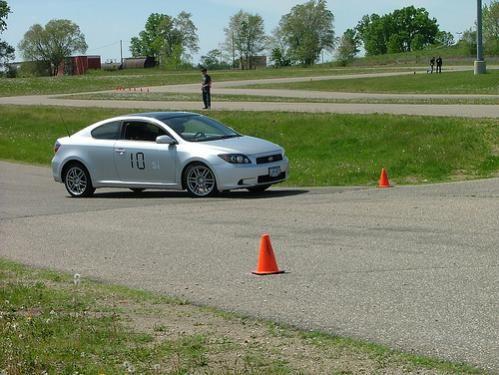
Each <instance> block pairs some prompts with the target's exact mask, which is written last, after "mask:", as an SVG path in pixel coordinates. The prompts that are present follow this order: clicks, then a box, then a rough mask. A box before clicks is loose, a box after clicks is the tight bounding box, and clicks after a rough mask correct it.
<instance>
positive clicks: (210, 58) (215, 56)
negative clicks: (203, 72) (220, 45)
mask: <svg viewBox="0 0 499 375" xmlns="http://www.w3.org/2000/svg"><path fill="white" fill-rule="evenodd" d="M201 67H203V68H207V69H228V68H230V64H229V63H227V62H226V59H225V56H224V54H223V52H222V51H220V50H219V49H212V50H210V51H208V53H207V54H206V55H204V56H201Z"/></svg>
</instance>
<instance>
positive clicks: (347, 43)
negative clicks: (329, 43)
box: [336, 29, 360, 66]
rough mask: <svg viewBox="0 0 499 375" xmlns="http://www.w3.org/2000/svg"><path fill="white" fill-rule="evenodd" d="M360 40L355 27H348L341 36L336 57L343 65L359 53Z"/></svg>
mask: <svg viewBox="0 0 499 375" xmlns="http://www.w3.org/2000/svg"><path fill="white" fill-rule="evenodd" d="M359 43H360V42H359V40H358V38H357V35H356V33H355V30H353V29H347V30H346V31H345V32H344V33H343V36H342V37H341V38H340V43H339V45H338V48H337V50H336V58H337V59H338V61H339V62H340V64H341V65H343V66H346V65H347V64H348V63H349V62H351V61H352V60H353V59H354V57H355V56H356V55H357V54H358V53H359V51H360V50H359Z"/></svg>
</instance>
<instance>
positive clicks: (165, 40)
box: [0, 0, 499, 75]
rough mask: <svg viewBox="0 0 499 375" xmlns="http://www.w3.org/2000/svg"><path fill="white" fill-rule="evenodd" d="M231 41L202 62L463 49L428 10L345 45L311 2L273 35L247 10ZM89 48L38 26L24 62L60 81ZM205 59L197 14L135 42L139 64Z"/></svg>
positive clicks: (1, 58) (1, 3)
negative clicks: (144, 59)
mask: <svg viewBox="0 0 499 375" xmlns="http://www.w3.org/2000/svg"><path fill="white" fill-rule="evenodd" d="M10 12H11V10H10V8H9V6H8V4H7V1H6V0H0V37H1V34H2V33H3V32H4V31H5V30H6V28H7V22H6V20H7V18H8V15H9V13H10ZM483 21H484V22H483V24H484V39H485V47H486V52H487V53H489V54H492V55H497V54H499V0H491V1H490V3H489V4H485V5H484V8H483ZM224 34H225V40H224V41H223V42H222V43H220V46H219V48H217V49H213V50H211V51H209V52H208V53H206V54H205V55H203V56H201V65H203V66H205V67H208V68H231V67H237V68H240V69H251V68H253V67H254V57H255V56H257V55H259V54H265V55H267V56H269V57H270V61H271V63H272V64H273V65H274V66H275V67H281V66H289V65H305V66H308V65H313V64H315V63H316V62H317V61H318V60H319V58H320V56H321V53H322V52H323V51H327V52H332V51H333V50H334V51H335V56H336V58H337V60H338V61H339V62H340V63H342V64H344V65H346V64H348V63H349V62H351V61H352V60H353V59H354V58H355V56H357V54H358V53H359V52H360V51H361V48H363V49H364V50H365V53H366V55H383V54H387V53H399V52H410V51H418V50H424V49H426V48H428V47H432V46H451V45H454V44H455V41H454V37H453V35H452V34H451V33H449V32H446V31H443V30H440V28H439V25H438V22H437V20H436V19H435V18H432V17H430V15H429V13H428V11H427V10H426V9H425V8H416V7H414V6H408V7H405V8H402V9H397V10H394V11H393V12H391V13H387V14H384V15H379V14H371V15H365V16H364V17H362V19H361V20H360V21H359V22H358V23H357V25H356V26H355V27H353V28H350V29H347V30H346V31H345V32H344V33H343V35H342V36H341V37H339V38H337V37H336V36H335V32H334V15H333V13H332V12H331V11H330V10H329V9H328V7H327V2H326V0H309V1H307V2H305V3H303V4H298V5H296V6H294V7H293V8H291V9H290V11H289V13H287V14H285V15H283V16H282V17H281V19H280V21H279V24H278V26H277V27H276V28H275V29H274V30H272V32H271V34H270V35H266V33H265V27H264V20H263V18H262V17H261V16H260V15H258V14H252V13H249V12H246V11H243V10H240V11H238V12H237V13H235V14H234V15H233V16H232V17H231V18H230V20H229V23H228V24H227V25H226V27H225V28H224ZM458 44H462V45H464V46H465V47H466V48H467V49H469V52H470V54H473V53H474V50H475V49H476V31H474V30H472V29H469V30H466V31H464V32H463V33H462V36H461V39H460V40H459V41H458ZM87 48H88V46H87V43H86V41H85V36H84V34H83V33H82V32H81V30H80V28H79V26H78V25H76V24H75V23H74V22H72V21H70V20H60V19H59V20H51V21H49V22H48V23H47V24H46V25H45V26H42V25H39V24H35V25H33V26H31V27H30V29H29V30H28V31H27V32H26V33H25V35H24V38H23V39H22V41H21V42H20V43H19V45H18V49H19V51H20V52H21V55H22V56H23V57H24V59H26V60H30V61H33V62H34V64H37V63H42V64H49V67H50V73H51V74H52V75H56V74H57V73H58V69H59V66H61V63H62V61H64V59H65V58H66V57H68V56H71V55H72V54H74V53H85V52H86V50H87ZM198 51H199V38H198V35H197V28H196V26H195V24H194V23H193V21H192V19H191V14H190V13H187V12H180V13H179V14H178V15H177V16H175V17H174V16H170V15H167V14H162V13H153V14H151V15H150V16H149V17H148V19H147V20H146V23H145V25H144V30H143V31H141V32H140V33H139V35H138V36H135V37H133V38H132V39H131V41H130V52H131V54H132V56H134V57H137V56H151V57H154V58H155V59H156V61H158V62H159V63H160V65H162V66H164V67H167V68H173V69H179V68H182V67H184V66H185V67H192V63H191V61H192V55H193V54H195V53H197V52H198ZM14 52H15V51H14V47H12V46H10V45H9V44H8V43H6V42H5V41H2V40H1V39H0V72H1V71H3V70H4V68H5V66H6V64H7V62H8V61H11V60H12V59H13V57H14Z"/></svg>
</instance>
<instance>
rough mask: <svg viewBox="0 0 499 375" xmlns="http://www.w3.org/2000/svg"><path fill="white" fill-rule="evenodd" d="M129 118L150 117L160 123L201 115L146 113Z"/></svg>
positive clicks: (134, 114) (190, 113) (189, 113)
mask: <svg viewBox="0 0 499 375" xmlns="http://www.w3.org/2000/svg"><path fill="white" fill-rule="evenodd" d="M127 116H133V117H150V118H154V119H156V120H159V121H165V120H169V119H172V118H179V117H190V116H200V115H199V114H197V113H192V112H144V113H133V114H130V115H127Z"/></svg>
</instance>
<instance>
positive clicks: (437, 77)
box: [245, 70, 499, 95]
mask: <svg viewBox="0 0 499 375" xmlns="http://www.w3.org/2000/svg"><path fill="white" fill-rule="evenodd" d="M245 87H247V88H271V89H288V90H314V91H343V92H370V93H376V92H377V93H405V94H485V95H499V70H489V72H488V74H484V75H479V76H475V75H474V74H473V72H471V71H470V72H444V73H443V74H409V75H400V76H391V77H376V78H362V79H348V80H324V81H307V82H295V83H275V84H259V85H251V86H245Z"/></svg>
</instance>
